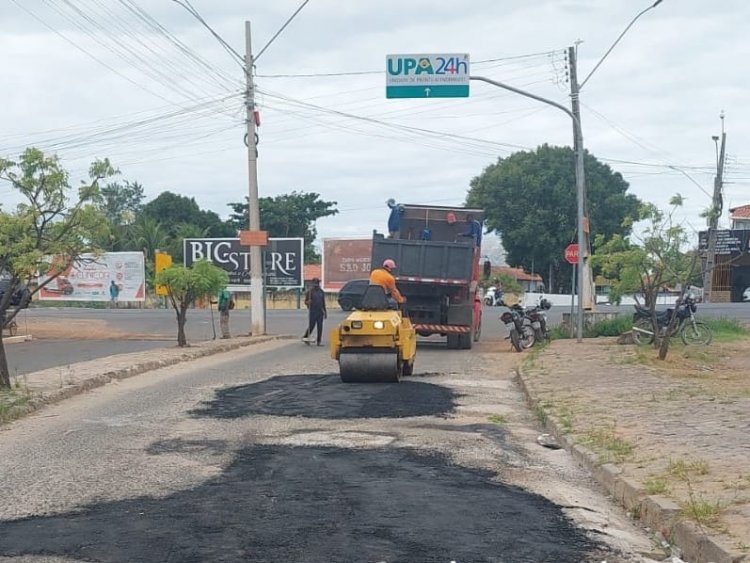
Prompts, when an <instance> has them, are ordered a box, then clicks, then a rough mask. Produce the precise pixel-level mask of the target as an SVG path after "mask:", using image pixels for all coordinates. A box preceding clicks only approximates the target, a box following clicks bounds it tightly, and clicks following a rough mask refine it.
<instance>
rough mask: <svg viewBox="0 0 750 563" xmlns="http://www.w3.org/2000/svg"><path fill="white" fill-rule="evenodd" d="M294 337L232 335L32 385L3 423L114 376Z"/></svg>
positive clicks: (113, 378) (141, 371) (125, 358)
mask: <svg viewBox="0 0 750 563" xmlns="http://www.w3.org/2000/svg"><path fill="white" fill-rule="evenodd" d="M17 338H18V337H17ZM292 338H293V337H291V336H283V335H274V336H256V337H246V338H241V337H240V338H236V339H232V341H230V342H220V343H217V344H215V345H212V346H207V347H199V346H196V347H187V348H183V349H181V352H182V353H180V354H179V355H175V356H174V357H170V358H163V359H159V360H146V361H141V362H137V363H130V364H128V365H127V367H121V368H116V369H110V370H108V371H105V372H102V373H99V374H97V375H94V376H92V377H88V378H84V379H82V380H81V381H78V382H75V383H73V384H70V385H67V386H66V387H63V388H59V389H55V390H53V391H45V390H43V389H40V390H34V389H33V388H32V389H30V393H31V395H32V398H31V399H29V401H28V402H27V403H26V404H24V405H23V406H16V407H15V408H14V409H13V411H12V412H10V413H7V417H6V419H5V421H4V422H3V423H8V422H11V421H12V420H16V419H18V418H21V417H23V416H26V415H27V414H30V413H32V412H34V411H36V410H38V409H41V408H43V407H45V406H48V405H52V404H55V403H58V402H60V401H63V400H65V399H69V398H70V397H74V396H76V395H80V394H81V393H85V392H86V391H90V390H91V389H96V388H97V387H102V386H103V385H106V384H107V383H110V382H111V381H114V380H122V379H127V378H129V377H134V376H136V375H141V374H143V373H146V372H148V371H153V370H157V369H160V368H163V367H168V366H173V365H176V364H179V363H182V362H189V361H192V360H197V359H199V358H204V357H206V356H212V355H214V354H220V353H222V352H229V351H231V350H237V349H238V348H245V347H247V346H253V345H255V344H262V343H264V342H269V341H272V340H287V339H292ZM207 342H212V341H207ZM168 350H176V349H175V348H168ZM139 354H142V352H133V353H130V354H119V355H118V356H119V357H120V358H121V359H123V360H127V358H128V357H129V356H136V355H139ZM110 357H112V356H110ZM100 360H101V359H99V360H90V362H97V361H100ZM80 363H89V362H80ZM73 365H76V364H73ZM53 369H54V368H53ZM37 373H40V372H37ZM30 375H31V374H30ZM0 424H2V423H0Z"/></svg>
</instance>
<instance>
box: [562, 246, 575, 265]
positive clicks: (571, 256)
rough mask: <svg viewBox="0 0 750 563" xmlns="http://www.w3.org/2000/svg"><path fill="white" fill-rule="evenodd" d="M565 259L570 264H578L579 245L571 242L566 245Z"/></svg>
mask: <svg viewBox="0 0 750 563" xmlns="http://www.w3.org/2000/svg"><path fill="white" fill-rule="evenodd" d="M565 261H566V262H567V263H568V264H578V245H577V244H569V245H568V246H566V247H565Z"/></svg>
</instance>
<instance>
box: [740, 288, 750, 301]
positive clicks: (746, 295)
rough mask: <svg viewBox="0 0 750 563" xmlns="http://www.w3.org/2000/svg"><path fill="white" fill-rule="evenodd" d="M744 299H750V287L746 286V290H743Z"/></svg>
mask: <svg viewBox="0 0 750 563" xmlns="http://www.w3.org/2000/svg"><path fill="white" fill-rule="evenodd" d="M742 300H743V301H750V287H746V288H745V291H743V292H742Z"/></svg>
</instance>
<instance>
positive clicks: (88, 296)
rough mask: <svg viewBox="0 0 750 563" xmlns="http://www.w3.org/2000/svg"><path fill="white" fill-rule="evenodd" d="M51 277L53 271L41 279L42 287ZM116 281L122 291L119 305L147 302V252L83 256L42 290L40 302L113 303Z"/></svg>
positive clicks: (40, 291)
mask: <svg viewBox="0 0 750 563" xmlns="http://www.w3.org/2000/svg"><path fill="white" fill-rule="evenodd" d="M54 262H55V259H53V263H54ZM51 274H52V272H51V271H50V272H47V273H46V274H45V275H43V276H40V279H39V283H40V284H41V283H44V282H45V281H46V280H48V279H49V277H50V276H51ZM113 281H114V282H115V285H116V286H117V288H118V289H119V294H118V297H117V299H118V300H119V301H143V300H144V299H145V298H146V270H145V262H144V258H143V252H106V253H104V254H82V255H81V257H80V259H79V260H77V261H76V262H73V263H72V264H71V265H70V266H68V268H66V269H65V271H63V273H62V274H60V275H59V276H57V277H56V278H55V279H53V280H52V281H51V282H50V283H48V284H47V285H46V286H44V287H43V288H42V289H40V290H39V299H40V300H44V301H109V300H110V293H109V287H110V285H111V283H112V282H113Z"/></svg>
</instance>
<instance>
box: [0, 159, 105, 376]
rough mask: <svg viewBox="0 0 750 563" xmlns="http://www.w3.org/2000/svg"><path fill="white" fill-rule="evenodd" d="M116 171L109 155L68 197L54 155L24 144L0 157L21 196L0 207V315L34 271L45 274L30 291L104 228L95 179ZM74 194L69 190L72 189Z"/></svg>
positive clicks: (0, 171) (0, 167)
mask: <svg viewBox="0 0 750 563" xmlns="http://www.w3.org/2000/svg"><path fill="white" fill-rule="evenodd" d="M115 173H116V170H115V169H114V168H113V167H112V165H111V164H110V163H109V160H106V159H105V160H103V161H96V162H94V163H93V164H91V166H90V167H89V181H88V182H86V183H82V185H81V186H80V187H79V188H78V194H77V198H74V199H72V200H71V197H72V196H71V192H72V188H71V186H70V185H69V183H68V173H67V172H66V171H65V170H64V169H63V168H62V167H61V166H60V162H59V160H58V158H57V157H56V156H45V155H44V153H43V152H42V151H40V150H39V149H35V148H28V149H26V150H25V151H24V153H23V154H22V155H21V157H20V159H19V160H18V161H17V162H16V161H11V160H6V159H0V179H2V180H5V181H7V182H9V183H10V185H11V188H12V189H13V190H15V191H17V192H18V193H19V194H20V195H21V196H22V197H23V198H24V199H25V201H24V202H23V203H20V204H18V206H17V207H16V209H15V211H11V212H7V211H0V274H1V275H3V276H4V277H5V278H6V279H7V280H8V282H9V285H8V288H7V289H6V291H5V293H4V294H3V296H2V298H0V319H4V320H5V321H6V322H10V321H11V320H13V318H14V317H15V316H16V315H17V314H18V312H19V310H20V309H21V308H22V307H23V306H25V305H26V304H27V303H19V304H18V305H16V306H12V305H11V296H12V295H13V294H14V293H16V292H17V291H18V290H19V289H20V288H22V287H23V285H24V284H27V283H28V282H29V281H30V280H31V278H32V277H33V276H35V275H36V274H37V273H38V272H47V273H49V276H48V277H47V278H46V279H44V281H42V282H41V283H40V284H38V285H37V286H36V287H33V288H32V291H31V292H30V294H31V295H33V294H34V293H36V292H38V291H39V290H40V289H42V288H43V287H45V286H46V285H47V284H49V283H50V282H52V281H53V280H54V279H55V278H57V276H59V275H60V274H61V273H62V272H63V271H64V270H65V269H67V268H68V267H69V266H70V265H71V264H72V263H73V262H75V261H76V260H77V259H78V258H79V257H80V255H81V254H82V253H84V252H91V251H95V250H97V248H96V246H95V244H94V242H93V241H95V240H97V239H99V238H100V237H101V236H102V234H103V233H104V232H106V219H105V218H104V216H103V215H102V214H101V213H100V212H99V210H98V209H97V207H96V201H97V199H98V197H99V182H100V181H101V180H103V179H105V178H108V177H110V176H112V175H114V174H115ZM73 195H75V194H73ZM9 386H10V373H9V371H8V362H7V358H6V355H5V345H4V343H3V339H2V330H0V387H9Z"/></svg>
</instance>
